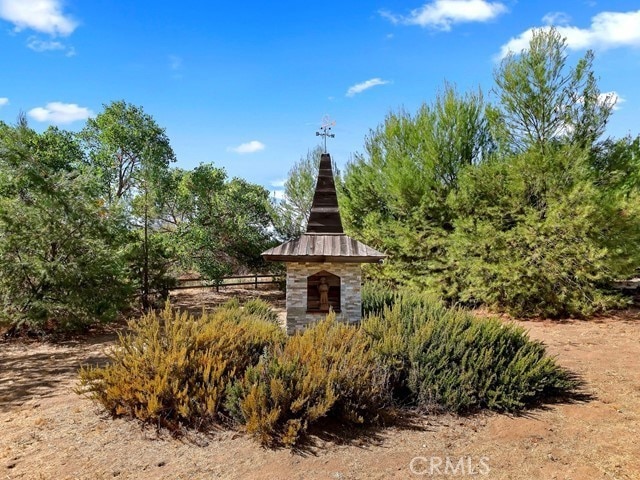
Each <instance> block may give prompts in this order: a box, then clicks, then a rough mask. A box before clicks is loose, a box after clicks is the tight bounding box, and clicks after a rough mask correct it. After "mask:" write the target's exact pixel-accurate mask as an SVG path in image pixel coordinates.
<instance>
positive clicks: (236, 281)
mask: <svg viewBox="0 0 640 480" xmlns="http://www.w3.org/2000/svg"><path fill="white" fill-rule="evenodd" d="M282 281H284V277H283V276H282V275H274V274H267V275H259V274H253V275H231V276H229V277H222V278H221V279H220V280H217V281H216V280H203V279H202V278H183V279H178V285H177V286H175V287H173V288H172V290H184V289H187V288H215V289H216V291H218V292H219V291H220V288H223V287H233V286H248V287H251V286H252V287H253V288H255V289H257V288H258V285H274V284H278V283H280V282H282Z"/></svg>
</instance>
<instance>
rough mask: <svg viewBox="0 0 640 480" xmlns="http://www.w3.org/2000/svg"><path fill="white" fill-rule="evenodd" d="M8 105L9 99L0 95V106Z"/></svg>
mask: <svg viewBox="0 0 640 480" xmlns="http://www.w3.org/2000/svg"><path fill="white" fill-rule="evenodd" d="M5 105H9V99H8V98H7V97H0V107H4V106H5Z"/></svg>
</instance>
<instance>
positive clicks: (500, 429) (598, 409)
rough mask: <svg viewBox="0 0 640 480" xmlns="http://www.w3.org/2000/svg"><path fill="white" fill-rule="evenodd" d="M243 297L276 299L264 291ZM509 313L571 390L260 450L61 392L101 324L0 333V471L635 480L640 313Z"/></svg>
mask: <svg viewBox="0 0 640 480" xmlns="http://www.w3.org/2000/svg"><path fill="white" fill-rule="evenodd" d="M241 293H242V294H243V295H246V296H251V295H260V296H263V297H266V298H270V299H272V300H276V303H277V304H278V302H280V303H279V304H278V305H279V306H280V308H281V307H282V299H281V298H280V297H278V296H277V294H275V293H273V292H265V291H259V292H255V291H253V292H252V291H245V292H241ZM219 297H220V298H218V297H214V296H212V295H209V294H205V293H203V292H197V291H186V292H181V294H180V295H179V296H178V297H177V298H175V299H174V300H175V303H176V304H181V305H182V306H187V305H194V303H192V302H194V301H199V302H203V303H207V304H209V305H212V304H214V303H216V302H217V301H220V300H221V299H223V297H224V295H220V296H219ZM198 309H200V307H198ZM521 323H522V324H523V325H524V326H525V328H527V329H528V330H529V331H530V334H531V336H532V337H534V338H538V339H541V340H543V341H544V342H545V343H546V344H547V345H548V347H549V351H550V352H551V353H553V354H554V355H557V357H558V361H559V362H560V363H561V364H562V365H564V366H565V367H567V368H569V369H571V370H573V371H574V372H576V373H577V374H579V375H581V376H582V377H583V379H584V381H585V382H586V386H585V390H584V393H585V394H586V397H585V398H584V399H583V400H579V401H574V402H571V403H556V404H551V405H546V406H545V407H543V408H539V409H536V410H532V411H529V412H527V413H526V414H524V415H522V416H518V417H513V416H507V415H497V414H482V415H476V416H472V417H468V418H460V417H453V416H434V417H420V418H417V419H413V421H412V422H411V425H409V426H403V427H400V426H392V427H387V428H380V429H375V430H367V431H362V432H360V431H357V432H340V430H339V429H336V428H329V429H327V430H326V431H324V432H319V433H318V434H317V435H314V436H313V437H312V444H311V445H309V446H308V447H306V448H305V450H303V451H300V452H290V451H288V450H266V449H263V448H261V447H259V446H258V445H257V444H256V443H255V442H253V441H252V440H251V439H250V438H247V437H246V436H244V435H242V434H239V433H236V432H229V431H220V432H215V433H213V434H211V435H201V434H194V435H192V436H190V437H189V438H183V439H180V440H178V439H173V438H170V437H169V436H166V435H158V434H157V433H156V432H155V430H154V429H152V428H146V429H144V428H141V427H140V425H139V424H137V423H136V422H132V421H126V420H120V419H118V420H112V419H110V418H107V417H105V416H104V414H103V413H101V411H100V409H99V408H98V407H97V406H96V405H95V404H93V403H92V402H90V401H89V400H87V399H85V398H83V397H80V396H78V395H76V394H75V393H73V388H74V385H75V384H76V378H77V375H76V372H77V368H78V366H79V365H80V364H84V363H100V362H104V361H105V356H104V350H105V349H106V348H108V347H109V346H110V345H112V344H113V340H114V335H112V334H111V335H109V334H101V335H98V336H92V337H90V338H88V339H84V340H77V341H69V342H65V343H59V344H55V345H54V344H47V343H31V344H28V343H0V478H7V479H14V478H20V479H49V478H56V479H75V478H78V479H106V478H109V479H112V478H118V479H129V478H131V479H133V478H136V479H138V478H152V479H156V478H157V479H211V478H227V479H336V480H340V479H365V478H366V479H406V478H465V477H467V476H471V477H473V478H491V479H527V480H529V479H538V478H540V479H589V480H591V479H640V441H639V440H640V368H639V367H640V314H639V313H638V312H637V311H630V312H625V313H624V314H622V315H618V316H613V317H608V318H602V319H598V320H592V321H589V322H584V321H567V322H550V321H540V322H521ZM338 435H340V436H342V437H345V439H343V440H338V438H337V437H338ZM447 462H448V463H447Z"/></svg>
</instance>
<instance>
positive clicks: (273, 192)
mask: <svg viewBox="0 0 640 480" xmlns="http://www.w3.org/2000/svg"><path fill="white" fill-rule="evenodd" d="M271 195H272V196H273V198H275V199H276V200H284V197H285V195H284V190H271Z"/></svg>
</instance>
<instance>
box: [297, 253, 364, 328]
mask: <svg viewBox="0 0 640 480" xmlns="http://www.w3.org/2000/svg"><path fill="white" fill-rule="evenodd" d="M321 270H325V271H327V272H330V273H333V274H334V275H337V276H338V277H340V309H341V310H342V311H341V312H340V313H337V314H336V315H337V318H338V319H339V320H342V321H345V322H349V323H354V322H359V321H360V319H361V314H362V311H361V310H362V307H361V305H362V300H361V296H360V288H361V283H362V269H361V266H360V264H359V263H335V262H333V263H332V262H322V263H320V262H305V263H302V262H290V263H287V320H286V328H287V333H289V334H292V333H294V332H296V331H298V330H302V329H304V327H305V326H307V325H308V324H310V323H313V322H316V321H318V320H321V319H322V318H324V317H325V315H326V313H320V312H318V313H307V278H308V277H310V276H311V275H315V274H316V273H318V272H320V271H321Z"/></svg>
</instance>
